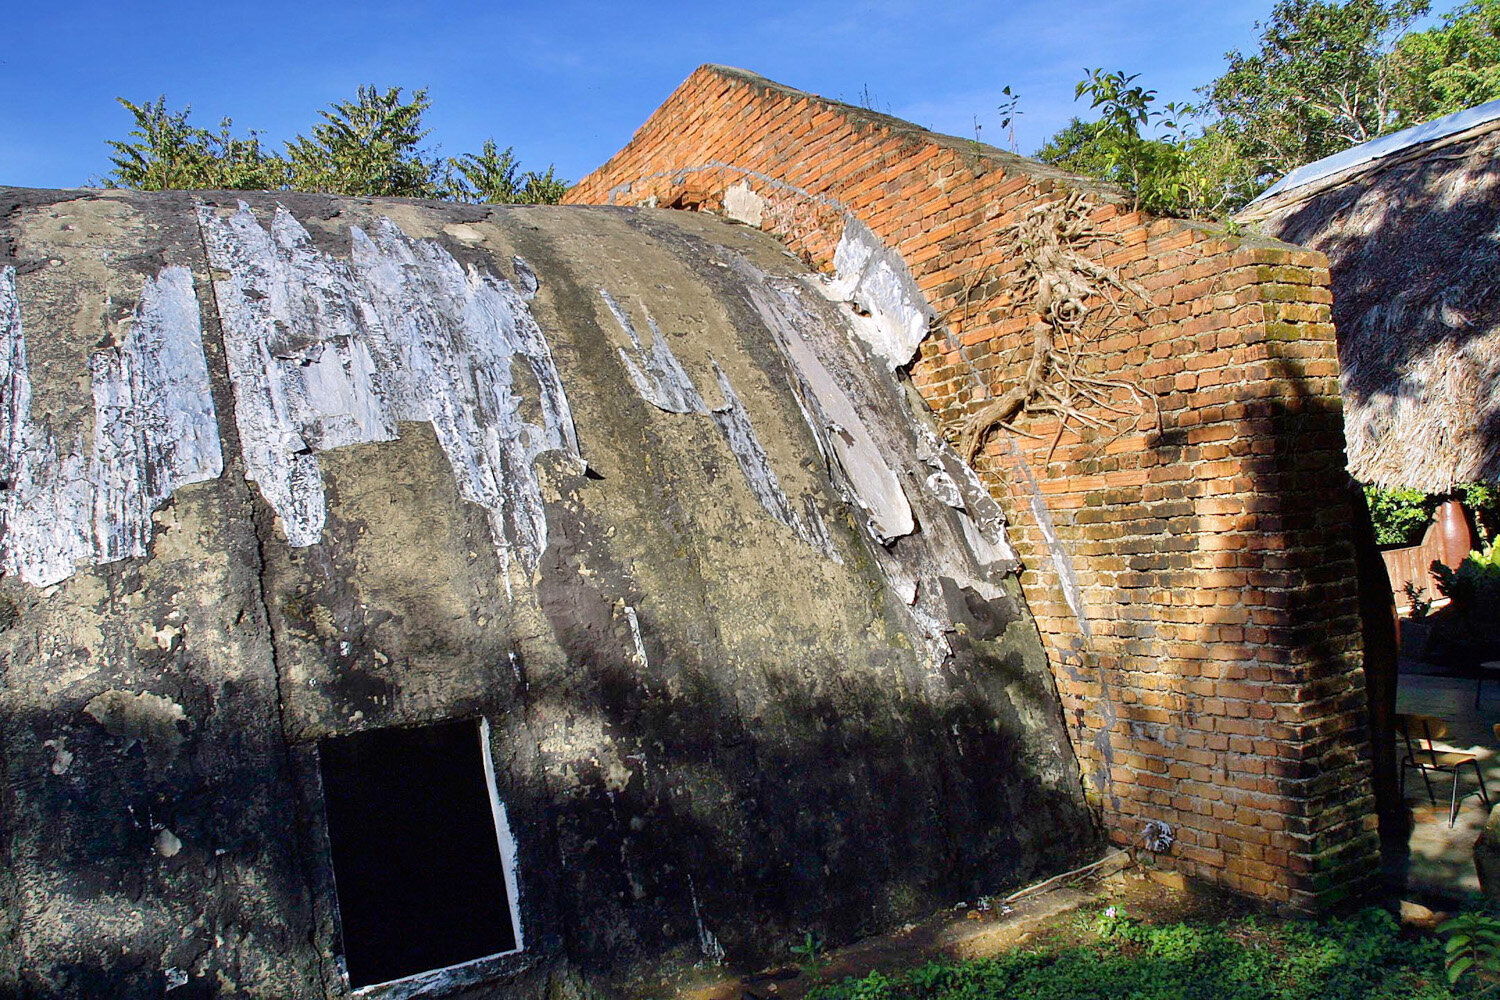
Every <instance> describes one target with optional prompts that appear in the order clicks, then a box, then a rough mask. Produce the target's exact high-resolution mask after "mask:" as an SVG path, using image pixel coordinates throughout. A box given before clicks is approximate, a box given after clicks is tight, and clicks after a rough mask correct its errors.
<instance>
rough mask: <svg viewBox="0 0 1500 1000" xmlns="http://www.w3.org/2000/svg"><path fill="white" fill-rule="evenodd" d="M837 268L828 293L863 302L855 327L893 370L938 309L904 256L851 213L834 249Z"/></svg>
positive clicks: (905, 359)
mask: <svg viewBox="0 0 1500 1000" xmlns="http://www.w3.org/2000/svg"><path fill="white" fill-rule="evenodd" d="M833 268H834V276H833V278H832V280H831V281H830V282H829V285H828V294H829V296H830V297H831V298H834V299H838V300H843V301H848V302H852V303H854V304H855V305H856V306H857V307H858V309H859V311H860V313H861V314H862V315H861V319H862V320H863V322H856V323H855V324H854V328H855V332H856V333H858V334H859V336H860V337H861V339H863V340H864V341H865V342H866V343H868V344H869V345H870V348H871V349H872V350H873V351H874V352H875V353H876V354H878V355H879V356H880V357H882V358H884V359H885V362H886V364H887V365H889V366H890V367H891V369H893V370H894V369H896V368H900V367H901V366H902V365H905V364H906V363H907V362H908V361H910V360H911V359H912V356H913V355H914V354H916V353H917V348H918V347H919V346H920V345H921V343H922V340H923V339H924V338H925V337H926V336H927V328H928V325H929V324H930V323H931V321H932V318H933V316H934V315H935V314H934V313H933V311H932V307H931V306H930V305H928V304H927V298H926V296H924V295H923V294H922V290H921V289H920V288H918V287H917V283H916V280H915V279H913V278H912V276H911V271H910V270H908V269H907V267H906V262H905V261H903V260H902V259H901V255H900V254H898V253H897V252H896V251H894V250H892V249H891V248H890V247H887V246H886V245H885V244H884V243H882V242H880V239H879V237H877V236H876V235H875V234H874V233H873V232H871V231H870V227H869V226H866V225H865V224H864V223H863V222H860V221H859V220H858V219H856V218H855V217H854V216H852V215H850V216H847V217H845V220H844V232H843V234H842V235H841V236H840V237H839V245H838V247H837V248H836V249H835V250H834V253H833ZM863 314H868V315H863Z"/></svg>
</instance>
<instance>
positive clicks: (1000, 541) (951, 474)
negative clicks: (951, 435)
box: [919, 427, 1019, 573]
mask: <svg viewBox="0 0 1500 1000" xmlns="http://www.w3.org/2000/svg"><path fill="white" fill-rule="evenodd" d="M919 449H920V453H921V457H922V461H923V462H924V463H926V464H927V466H928V467H929V468H931V469H934V470H936V471H935V472H934V473H933V474H932V475H931V476H929V477H928V479H927V485H928V487H929V488H933V487H934V482H935V481H936V482H937V483H938V484H939V485H940V488H942V489H947V488H948V487H950V486H951V487H952V490H953V492H954V493H955V494H957V498H958V502H957V503H953V502H951V500H949V499H948V498H946V497H943V498H942V499H944V502H945V503H948V506H950V507H952V508H954V510H955V511H957V513H958V520H959V524H960V525H961V526H962V527H963V531H964V535H965V537H966V538H968V539H969V543H970V549H971V550H972V551H973V553H974V555H975V557H976V558H977V559H978V561H979V565H980V566H981V567H982V568H984V569H987V570H991V571H992V572H1000V573H1007V572H1010V571H1011V570H1012V569H1014V568H1015V567H1016V566H1017V565H1018V564H1019V560H1018V559H1017V558H1016V551H1015V549H1013V548H1011V545H1010V539H1009V538H1008V537H1007V536H1006V533H1005V512H1004V511H1003V510H1001V509H1000V504H999V503H997V502H996V501H995V498H994V497H993V496H991V495H990V491H989V490H988V489H987V488H986V487H985V485H984V484H983V483H982V482H980V481H979V474H978V473H977V472H975V471H974V467H973V466H971V465H970V464H969V463H968V462H965V461H964V460H963V459H962V458H960V457H959V455H958V452H956V451H954V450H953V448H952V446H950V445H949V444H948V442H946V441H944V440H942V439H941V438H939V437H938V436H937V435H936V434H934V433H932V431H931V430H930V429H929V428H926V427H924V428H922V429H921V433H920V435H919ZM940 496H941V495H940Z"/></svg>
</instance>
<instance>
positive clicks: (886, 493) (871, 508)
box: [742, 272, 916, 543]
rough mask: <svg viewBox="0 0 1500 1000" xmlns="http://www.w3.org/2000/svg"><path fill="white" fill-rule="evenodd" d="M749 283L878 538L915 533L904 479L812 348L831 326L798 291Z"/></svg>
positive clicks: (816, 428) (754, 278) (818, 432)
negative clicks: (820, 334)
mask: <svg viewBox="0 0 1500 1000" xmlns="http://www.w3.org/2000/svg"><path fill="white" fill-rule="evenodd" d="M742 273H746V272H742ZM745 284H746V287H747V288H748V290H749V292H750V301H751V303H752V304H753V305H754V306H755V309H756V311H757V312H758V313H759V314H760V317H761V320H762V322H764V323H765V324H766V326H767V328H768V329H769V330H770V331H771V333H772V335H773V336H774V337H775V338H776V341H777V343H778V344H779V345H780V346H781V348H782V350H783V352H784V353H785V354H786V355H787V358H788V360H789V361H791V363H792V365H793V367H794V368H795V369H796V371H797V372H798V374H800V376H801V381H802V383H803V387H804V388H803V391H802V392H799V393H798V402H799V403H800V404H801V406H802V414H803V417H804V418H805V419H806V420H807V421H808V424H809V426H810V429H811V430H812V431H813V435H814V436H815V437H816V438H817V440H818V441H819V442H820V445H821V446H822V447H823V449H824V450H825V452H831V453H832V455H833V457H834V459H835V460H836V461H837V462H838V464H839V467H840V468H841V469H842V470H843V472H844V475H845V477H846V479H847V482H848V484H849V486H850V487H851V488H852V492H853V499H854V501H855V503H856V504H857V505H858V506H859V508H860V509H861V510H862V511H864V513H865V517H866V518H867V519H868V522H869V527H870V529H871V531H872V533H873V534H874V535H875V536H876V537H877V538H878V539H879V540H880V541H881V542H882V543H884V542H889V541H891V540H892V539H895V538H900V537H901V536H903V535H909V534H911V533H912V531H914V530H915V529H916V520H915V518H914V517H913V515H912V510H911V504H910V503H909V502H908V501H907V499H906V494H905V493H904V492H903V491H902V489H901V479H900V477H899V476H898V475H897V474H896V471H895V470H894V469H892V468H891V467H890V465H889V464H888V463H887V462H886V459H885V456H884V453H883V452H882V449H881V448H880V446H879V445H877V444H876V442H875V439H874V437H873V436H872V435H871V433H870V429H869V427H868V426H866V424H865V421H864V418H863V417H862V415H861V414H860V408H859V407H858V406H856V405H855V402H854V400H853V399H851V398H850V396H849V394H848V393H847V392H846V391H845V390H844V388H843V386H842V384H841V380H840V379H838V378H836V377H835V376H834V375H833V374H832V373H831V372H830V371H829V370H828V368H827V366H825V365H824V364H823V362H822V361H821V360H820V359H819V358H818V354H817V352H816V351H815V350H813V348H812V344H811V340H812V338H814V337H816V336H817V333H816V331H818V330H820V329H821V328H822V327H823V326H825V325H826V323H825V321H824V320H823V319H822V318H821V317H818V316H815V315H813V314H812V313H811V312H810V311H809V310H808V309H807V307H806V305H805V304H804V303H803V302H802V301H801V299H800V297H799V295H798V294H797V292H796V291H793V290H792V289H789V288H784V287H781V286H779V285H774V284H771V283H769V282H767V281H765V280H764V275H759V274H748V280H747V281H746V282H745Z"/></svg>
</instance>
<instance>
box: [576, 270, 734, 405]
mask: <svg viewBox="0 0 1500 1000" xmlns="http://www.w3.org/2000/svg"><path fill="white" fill-rule="evenodd" d="M599 295H600V296H601V297H602V298H603V299H604V304H605V305H606V306H608V307H609V312H610V315H611V316H613V317H614V318H615V322H616V323H618V324H619V325H620V329H621V330H623V331H624V332H625V335H626V336H627V337H629V338H630V344H631V350H629V351H627V350H625V348H623V347H617V348H616V350H618V351H619V352H620V360H621V361H623V362H625V370H626V371H627V372H628V373H629V374H630V381H632V382H634V383H635V388H636V391H637V392H639V393H640V394H641V398H642V399H644V400H645V401H646V402H648V403H650V404H651V405H652V406H654V407H656V408H657V409H659V410H665V411H666V412H668V413H707V412H708V407H707V406H705V405H704V404H703V397H702V396H700V395H698V389H697V387H696V386H694V385H693V380H692V379H690V378H689V377H688V374H687V372H686V371H684V370H683V368H682V363H681V362H680V361H678V360H677V355H675V354H673V353H672V346H671V345H670V344H668V343H667V338H666V337H664V336H663V335H662V332H661V328H660V327H658V326H657V325H656V320H655V319H653V318H652V317H651V314H650V313H647V314H646V323H647V324H648V325H649V326H650V327H651V347H650V348H649V349H648V348H647V347H645V346H644V345H643V344H642V343H641V336H640V334H639V333H637V332H636V329H635V324H634V323H632V322H631V319H630V314H629V313H627V312H626V311H625V310H624V309H623V308H621V306H620V304H619V303H618V302H616V301H615V297H614V296H613V295H611V294H609V292H608V291H605V290H604V289H600V290H599Z"/></svg>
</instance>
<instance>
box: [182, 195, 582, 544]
mask: <svg viewBox="0 0 1500 1000" xmlns="http://www.w3.org/2000/svg"><path fill="white" fill-rule="evenodd" d="M199 218H200V221H201V224H202V226H203V231H204V236H205V241H206V243H207V246H208V250H209V260H210V263H212V264H213V266H214V267H215V268H218V269H220V270H222V271H225V272H227V275H226V276H225V277H222V278H220V279H218V280H217V281H216V282H215V288H216V290H217V292H218V300H219V312H220V317H221V319H222V320H223V325H224V339H225V347H226V355H227V357H228V359H229V374H230V378H231V380H232V382H233V384H234V388H235V417H236V421H237V423H238V424H239V428H240V438H241V447H242V451H243V453H244V457H245V464H246V467H247V470H248V474H249V476H250V478H252V479H254V480H255V482H256V483H257V485H258V486H259V488H260V490H261V494H262V496H264V497H265V498H266V501H267V502H268V503H270V504H271V506H272V508H273V509H274V510H275V511H276V513H277V515H278V517H280V519H281V521H282V525H283V528H284V530H285V532H286V536H287V541H288V543H289V544H291V545H293V546H306V545H311V544H314V543H315V542H317V541H318V539H319V538H320V537H321V534H322V529H323V523H324V519H325V517H326V512H325V507H324V497H323V484H322V475H321V470H320V469H319V466H318V459H317V453H318V452H320V451H326V450H328V449H330V448H337V447H341V446H344V445H349V444H357V443H365V442H375V441H389V440H393V439H394V438H395V437H397V435H398V427H397V425H398V422H400V421H428V422H430V423H431V424H432V425H433V429H434V432H435V434H436V436H437V439H438V442H439V444H440V445H441V446H442V448H443V451H444V453H445V454H446V455H447V458H448V461H449V464H450V465H451V466H452V468H453V473H454V477H455V479H456V480H457V484H458V491H459V495H460V496H462V497H463V498H464V499H465V500H468V501H470V502H471V503H476V504H478V505H480V506H481V507H483V508H485V510H486V511H487V512H488V514H489V521H490V529H491V533H492V535H493V536H494V541H495V545H496V548H497V551H498V552H499V554H500V556H501V559H502V562H508V561H509V558H510V556H511V555H512V554H515V555H516V556H517V557H518V558H519V560H520V562H521V563H522V565H524V566H525V567H526V568H527V569H530V568H532V567H534V566H535V565H536V561H537V559H538V558H539V557H540V555H541V552H542V550H543V549H544V548H545V547H546V539H547V523H546V515H545V511H544V507H543V502H542V495H541V487H540V484H539V482H538V480H537V476H536V471H535V466H534V463H535V460H536V458H537V456H538V455H540V454H541V453H542V452H544V451H550V450H557V451H564V452H567V453H569V454H572V455H575V456H576V455H577V454H578V441H577V437H576V435H575V431H574V428H573V418H572V413H571V411H570V409H569V407H568V400H567V394H566V392H565V391H564V389H563V385H562V379H561V377H560V376H559V374H558V371H557V367H556V365H555V364H554V363H553V360H552V353H551V349H550V348H549V347H548V345H547V342H546V339H545V338H544V337H543V336H542V332H541V329H540V328H539V327H538V326H537V323H536V320H535V319H534V318H533V317H532V315H531V311H530V309H529V308H528V307H527V304H526V299H527V297H528V295H529V294H534V292H535V290H536V283H535V280H534V278H535V276H534V275H532V276H531V277H532V280H530V281H527V280H526V279H525V278H524V277H523V278H522V280H523V283H524V284H525V285H526V286H527V287H526V289H525V290H524V291H518V290H517V289H516V288H515V286H513V285H512V284H511V283H510V282H508V281H505V280H504V279H501V278H497V277H495V276H494V275H492V274H488V273H483V272H480V271H479V270H477V269H475V268H472V267H470V268H467V269H465V268H464V267H462V266H461V265H460V264H459V263H458V261H456V260H454V258H453V257H452V255H450V254H449V253H448V252H447V251H446V250H444V249H443V248H442V247H441V246H439V245H437V244H436V243H433V242H430V241H426V240H417V239H412V238H411V237H408V236H407V235H406V234H405V233H404V232H402V231H401V229H400V228H399V227H398V226H397V225H396V224H395V223H393V222H391V221H390V220H389V219H384V218H382V219H380V220H378V221H377V222H376V223H375V225H374V226H373V227H371V232H369V233H366V232H365V231H364V230H362V229H360V228H358V227H351V230H350V238H351V246H352V250H351V259H350V260H349V261H347V262H346V261H342V260H339V259H337V258H335V257H333V256H332V255H330V254H327V253H325V252H323V251H321V250H319V249H317V248H316V247H315V246H314V245H313V243H312V240H311V237H310V236H309V235H308V232H307V230H306V229H305V228H303V226H302V225H301V224H300V223H299V222H298V221H297V220H296V219H295V218H293V217H292V215H291V213H290V212H288V211H286V209H285V208H282V207H278V208H277V210H276V212H275V215H274V217H273V219H272V222H271V226H270V228H269V230H267V229H265V228H262V227H261V225H260V223H259V222H258V221H257V220H256V218H255V215H254V214H253V213H252V212H251V210H250V208H249V206H247V205H246V204H244V203H243V202H241V203H240V206H239V209H238V211H236V212H234V213H233V214H231V215H229V216H228V217H221V216H220V215H219V214H218V213H217V212H215V211H214V210H213V209H212V208H209V207H204V208H202V209H200V212H199ZM518 273H520V269H519V267H518ZM526 273H528V274H529V273H530V272H529V268H528V269H526ZM517 363H522V364H524V365H526V366H527V368H529V370H530V374H531V375H532V381H533V382H534V384H535V386H536V389H537V397H538V398H537V399H536V400H535V402H536V404H537V409H538V410H539V412H540V416H541V423H540V424H537V423H532V422H530V421H528V420H526V419H525V418H524V417H523V416H522V414H521V406H522V397H521V393H520V389H519V388H518V386H517V384H516V381H515V377H514V370H513V366H514V365H515V364H517Z"/></svg>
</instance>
